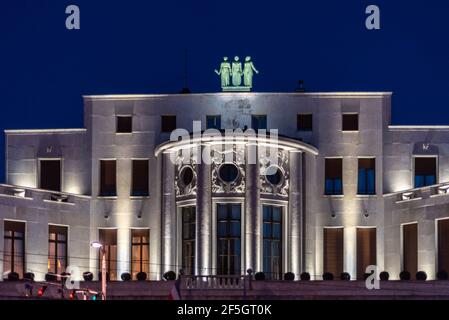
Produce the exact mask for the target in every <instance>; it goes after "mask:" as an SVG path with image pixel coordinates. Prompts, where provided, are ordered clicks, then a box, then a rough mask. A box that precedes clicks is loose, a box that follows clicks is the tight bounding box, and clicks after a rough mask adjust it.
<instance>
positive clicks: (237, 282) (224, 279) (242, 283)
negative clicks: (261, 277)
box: [182, 276, 249, 290]
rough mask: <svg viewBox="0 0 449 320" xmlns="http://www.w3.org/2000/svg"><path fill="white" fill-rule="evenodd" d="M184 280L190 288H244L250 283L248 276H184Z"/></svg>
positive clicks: (186, 286) (187, 287)
mask: <svg viewBox="0 0 449 320" xmlns="http://www.w3.org/2000/svg"><path fill="white" fill-rule="evenodd" d="M182 280H183V284H184V285H185V288H186V289H189V290H207V289H228V290H244V289H246V288H248V284H249V277H247V276H182Z"/></svg>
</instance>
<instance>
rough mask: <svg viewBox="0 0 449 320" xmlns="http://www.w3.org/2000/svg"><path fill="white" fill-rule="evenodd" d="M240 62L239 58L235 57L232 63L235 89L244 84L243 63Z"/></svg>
mask: <svg viewBox="0 0 449 320" xmlns="http://www.w3.org/2000/svg"><path fill="white" fill-rule="evenodd" d="M239 60H240V58H239V57H235V58H234V61H233V62H232V71H231V76H232V85H233V86H234V87H239V86H240V85H241V84H242V63H241V62H240V61H239Z"/></svg>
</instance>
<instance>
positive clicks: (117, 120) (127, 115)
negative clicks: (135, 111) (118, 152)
mask: <svg viewBox="0 0 449 320" xmlns="http://www.w3.org/2000/svg"><path fill="white" fill-rule="evenodd" d="M120 118H122V119H123V118H130V119H131V131H119V119H120ZM115 133H116V134H119V135H120V134H122V135H128V134H133V133H134V115H132V114H131V115H130V114H117V115H116V116H115Z"/></svg>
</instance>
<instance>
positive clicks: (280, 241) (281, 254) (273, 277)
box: [261, 203, 284, 280]
mask: <svg viewBox="0 0 449 320" xmlns="http://www.w3.org/2000/svg"><path fill="white" fill-rule="evenodd" d="M265 208H269V209H271V210H270V215H271V219H269V220H266V219H265ZM274 208H277V209H279V210H280V221H275V220H274V219H273V209H274ZM265 223H268V224H270V226H271V237H267V236H265ZM275 224H278V225H279V226H280V236H279V238H276V237H274V235H273V233H274V232H273V225H275ZM261 234H262V237H261V238H262V266H263V268H262V269H263V271H264V272H265V275H266V276H267V279H270V280H282V278H283V277H282V276H283V270H284V252H283V251H284V206H282V205H274V204H267V203H264V204H262V232H261ZM265 241H269V242H270V249H269V251H270V254H269V257H270V265H271V266H273V254H272V245H273V242H278V245H279V257H278V260H279V273H278V274H276V275H275V274H274V272H268V270H265V258H266V257H265V255H264V252H265Z"/></svg>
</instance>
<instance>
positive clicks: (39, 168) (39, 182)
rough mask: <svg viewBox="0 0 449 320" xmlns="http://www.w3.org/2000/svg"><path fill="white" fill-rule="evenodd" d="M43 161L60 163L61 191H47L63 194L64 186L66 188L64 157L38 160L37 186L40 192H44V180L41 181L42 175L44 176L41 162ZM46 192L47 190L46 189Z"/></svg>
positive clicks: (40, 158)
mask: <svg viewBox="0 0 449 320" xmlns="http://www.w3.org/2000/svg"><path fill="white" fill-rule="evenodd" d="M42 161H59V166H60V172H59V176H60V182H59V183H60V188H59V189H60V190H59V191H56V190H47V191H50V192H55V193H62V192H63V189H64V188H63V186H64V174H63V173H64V161H63V158H62V157H50V158H45V157H39V158H38V159H37V162H38V164H37V167H38V172H37V177H36V180H37V181H36V182H37V184H36V185H37V186H38V189H40V190H44V189H42V186H41V185H42V179H41V175H42V169H41V162H42ZM45 190H46V189H45Z"/></svg>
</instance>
